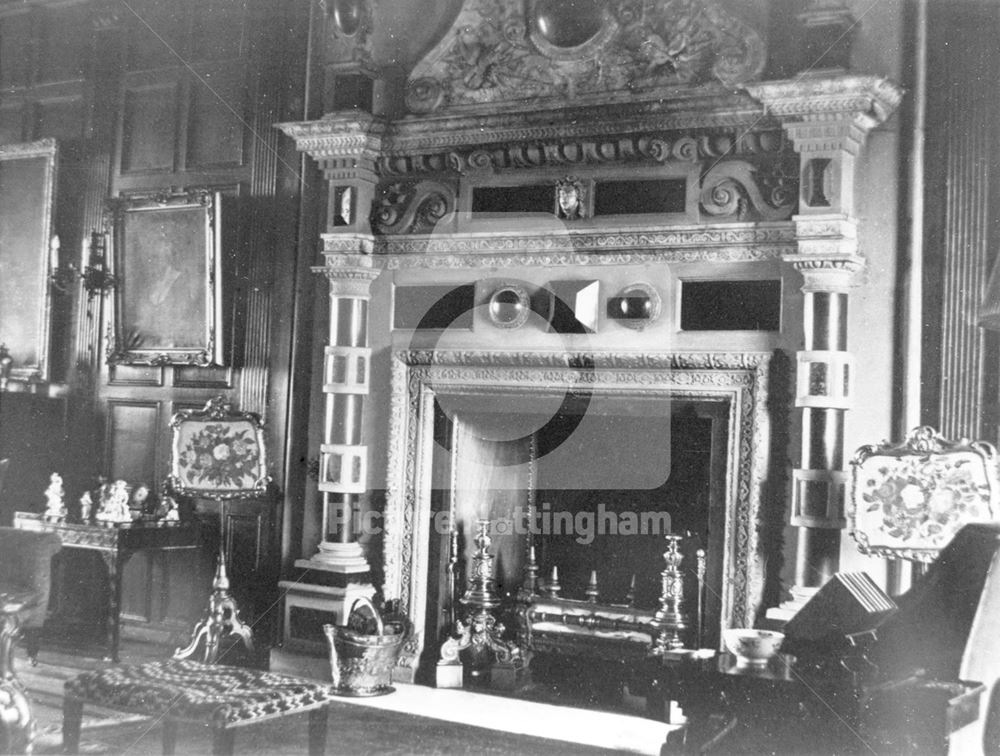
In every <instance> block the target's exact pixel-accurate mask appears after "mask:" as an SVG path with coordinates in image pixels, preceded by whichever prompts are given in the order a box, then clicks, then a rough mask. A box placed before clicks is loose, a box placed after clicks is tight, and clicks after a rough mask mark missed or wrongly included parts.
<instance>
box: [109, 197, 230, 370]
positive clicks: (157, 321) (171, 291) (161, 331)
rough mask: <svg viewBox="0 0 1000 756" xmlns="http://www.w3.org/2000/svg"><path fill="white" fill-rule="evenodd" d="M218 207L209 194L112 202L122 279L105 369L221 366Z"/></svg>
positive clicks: (111, 218)
mask: <svg viewBox="0 0 1000 756" xmlns="http://www.w3.org/2000/svg"><path fill="white" fill-rule="evenodd" d="M221 204H222V200H221V195H220V193H219V192H212V191H209V190H206V189H194V190H190V191H187V192H181V193H176V194H155V195H153V194H145V195H131V196H126V197H121V198H117V199H114V200H111V201H110V202H108V204H107V207H106V213H105V229H106V230H108V231H109V232H110V236H111V244H112V248H113V254H112V256H111V259H112V264H113V268H112V270H113V273H114V275H115V279H116V281H117V286H116V288H115V291H114V307H113V315H112V324H111V327H110V329H109V334H108V355H107V360H108V364H110V365H116V364H119V365H195V366H200V367H207V366H223V365H224V358H223V354H224V350H223V342H224V339H223V334H224V328H223V321H222V295H223V292H222V233H221V228H222V219H221ZM144 327H145V328H147V329H149V328H150V327H152V328H153V329H155V331H154V332H153V333H144V332H143V328H144Z"/></svg>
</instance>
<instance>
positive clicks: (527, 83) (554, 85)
mask: <svg viewBox="0 0 1000 756" xmlns="http://www.w3.org/2000/svg"><path fill="white" fill-rule="evenodd" d="M765 62H766V46H765V44H764V40H763V39H762V37H761V36H760V34H758V32H757V31H756V30H755V29H753V28H752V27H751V26H750V25H749V24H747V23H746V21H744V20H743V19H741V18H740V17H738V16H737V15H736V14H735V13H733V12H731V11H730V10H728V9H727V8H725V7H723V5H722V4H721V3H719V2H712V1H711V0H667V1H666V2H662V1H657V0H615V2H610V3H603V2H597V1H596V0H591V1H589V2H580V3H575V4H568V3H556V2H552V1H551V0H528V2H525V3H510V2H504V1H503V0H472V1H471V2H466V3H465V4H464V7H463V9H462V11H461V12H460V13H459V14H458V16H457V17H456V19H455V22H454V24H453V25H452V28H451V29H450V30H449V32H448V33H447V34H446V35H445V36H444V37H443V38H442V40H441V42H439V43H438V45H437V46H436V47H435V48H434V49H433V50H432V51H431V52H430V53H429V54H428V55H427V56H426V57H425V58H424V60H423V61H421V62H420V63H419V64H418V65H417V66H416V68H415V69H414V70H413V73H412V75H411V77H410V80H409V81H408V83H407V91H406V106H407V108H408V109H409V110H410V112H413V113H431V112H434V111H436V110H439V109H441V108H447V107H451V106H460V105H482V104H487V103H501V102H509V101H517V100H522V101H523V100H538V99H547V100H552V99H560V100H566V101H569V100H573V101H579V100H580V99H581V98H590V97H594V98H598V97H603V96H607V95H608V94H611V93H615V92H636V91H639V90H646V89H653V88H657V87H663V86H677V85H695V84H701V83H705V82H709V81H718V82H722V83H723V84H725V85H726V86H730V87H735V86H738V85H740V84H743V83H745V82H748V81H752V80H754V79H756V78H757V77H758V76H759V75H760V73H761V72H762V71H763V70H764V64H765Z"/></svg>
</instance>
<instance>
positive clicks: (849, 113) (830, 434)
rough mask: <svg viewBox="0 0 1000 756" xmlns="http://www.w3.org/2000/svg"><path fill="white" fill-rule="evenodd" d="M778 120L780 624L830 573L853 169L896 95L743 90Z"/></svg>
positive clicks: (839, 507)
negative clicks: (782, 474)
mask: <svg viewBox="0 0 1000 756" xmlns="http://www.w3.org/2000/svg"><path fill="white" fill-rule="evenodd" d="M748 91H749V92H750V94H751V95H752V96H754V97H755V98H757V99H758V100H760V101H761V102H762V103H763V104H764V106H765V108H766V110H767V111H768V113H769V114H770V115H772V116H775V117H777V118H779V119H780V120H781V122H782V125H783V127H784V129H785V132H786V134H787V135H788V136H789V138H790V139H791V140H792V143H793V145H794V147H795V150H796V152H798V153H799V155H800V156H801V157H800V162H799V166H800V168H799V214H798V215H796V216H795V217H794V218H793V221H794V223H795V231H796V238H797V247H798V248H797V249H796V251H795V253H794V254H790V255H786V257H785V260H786V261H787V262H789V263H790V264H791V265H792V266H794V267H795V269H796V270H798V271H799V272H800V273H801V274H802V277H803V286H802V291H803V293H804V295H805V296H804V300H803V308H804V309H803V334H802V349H801V350H799V351H798V352H797V354H796V363H797V369H796V400H795V404H796V407H797V408H799V428H800V431H801V449H800V458H799V465H798V466H797V467H796V468H795V469H794V470H793V471H792V501H791V517H790V524H791V525H792V526H794V527H797V528H798V538H797V541H796V553H795V576H794V585H793V586H792V588H791V594H792V600H791V601H789V602H786V603H785V604H783V605H782V606H781V607H779V608H775V609H771V610H770V611H769V612H768V617H769V618H771V619H778V620H781V619H788V618H789V617H791V616H792V615H793V614H794V613H795V611H797V609H798V607H799V606H801V604H802V603H803V602H804V601H805V600H807V599H808V598H809V596H811V595H812V593H813V592H815V590H816V589H817V588H818V587H819V586H821V585H822V584H823V583H825V582H826V581H827V580H828V579H829V578H830V577H831V576H832V575H833V573H834V572H836V571H837V567H838V563H839V556H840V536H841V531H842V530H843V528H844V526H845V524H846V522H845V520H844V504H845V483H846V480H847V473H846V472H845V471H844V469H843V467H844V415H845V413H846V412H847V410H848V409H850V406H851V401H852V394H853V386H854V360H853V357H852V355H851V353H850V352H849V351H848V343H847V315H848V306H849V299H850V288H851V285H852V279H853V277H854V274H855V273H856V272H857V271H859V270H861V269H862V268H863V267H864V258H863V257H862V256H861V255H860V254H859V253H858V249H857V222H856V220H855V207H854V180H855V161H856V159H857V156H858V154H859V153H860V151H861V148H862V146H863V144H864V141H865V137H866V136H867V134H868V132H869V131H870V130H871V129H872V128H874V127H876V126H878V125H879V124H880V123H882V122H883V121H884V120H885V119H886V118H887V117H888V116H889V115H890V114H891V112H892V111H893V110H894V109H895V107H896V106H897V105H898V104H899V100H900V97H901V95H902V92H901V91H900V90H899V89H898V87H896V86H895V85H892V84H890V83H889V82H887V81H885V80H882V79H876V78H873V77H862V76H838V77H831V78H823V79H815V80H811V79H799V80H795V81H788V82H770V83H766V84H762V85H758V86H753V87H749V88H748Z"/></svg>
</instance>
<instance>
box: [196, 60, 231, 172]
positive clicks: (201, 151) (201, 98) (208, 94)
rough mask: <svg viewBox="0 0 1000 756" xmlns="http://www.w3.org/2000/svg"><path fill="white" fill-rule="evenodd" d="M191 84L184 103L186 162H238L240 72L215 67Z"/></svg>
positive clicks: (207, 163)
mask: <svg viewBox="0 0 1000 756" xmlns="http://www.w3.org/2000/svg"><path fill="white" fill-rule="evenodd" d="M208 81H209V82H210V84H208V85H206V84H205V83H202V82H201V81H198V82H196V83H195V84H194V85H193V86H192V87H191V103H190V105H189V107H188V134H187V162H188V165H189V166H206V165H239V164H240V163H241V162H242V160H243V124H242V123H241V118H242V117H243V91H244V90H243V81H242V78H241V74H240V73H238V72H235V73H223V72H221V71H215V72H214V73H209V75H208Z"/></svg>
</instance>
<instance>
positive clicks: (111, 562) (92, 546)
mask: <svg viewBox="0 0 1000 756" xmlns="http://www.w3.org/2000/svg"><path fill="white" fill-rule="evenodd" d="M14 527H16V528H20V529H22V530H36V531H43V532H48V533H56V534H57V535H58V536H59V538H60V539H61V540H62V544H63V547H64V548H67V549H88V550H91V551H96V552H98V553H99V554H100V556H101V560H102V561H103V563H104V566H105V569H106V570H107V574H108V599H107V614H106V623H105V635H106V639H107V658H108V659H110V660H111V661H114V662H117V661H118V647H119V642H120V636H121V601H122V573H123V571H124V569H125V563H126V562H128V560H129V558H130V557H131V556H132V555H133V554H135V553H137V552H140V551H150V550H164V551H170V550H178V549H197V548H200V546H201V539H200V536H199V528H198V525H197V523H194V522H142V521H137V522H131V523H128V522H126V523H116V524H106V525H105V524H101V525H92V524H87V523H71V522H53V521H50V520H47V519H46V518H45V517H44V516H43V515H40V514H34V513H31V512H15V514H14Z"/></svg>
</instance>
